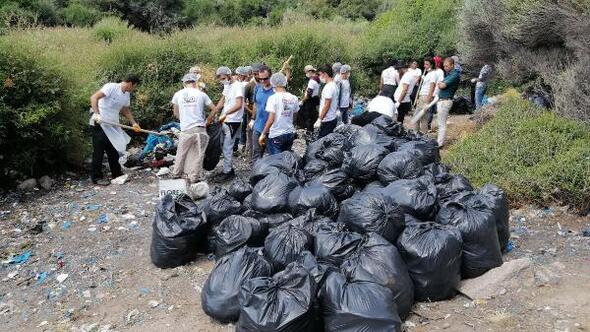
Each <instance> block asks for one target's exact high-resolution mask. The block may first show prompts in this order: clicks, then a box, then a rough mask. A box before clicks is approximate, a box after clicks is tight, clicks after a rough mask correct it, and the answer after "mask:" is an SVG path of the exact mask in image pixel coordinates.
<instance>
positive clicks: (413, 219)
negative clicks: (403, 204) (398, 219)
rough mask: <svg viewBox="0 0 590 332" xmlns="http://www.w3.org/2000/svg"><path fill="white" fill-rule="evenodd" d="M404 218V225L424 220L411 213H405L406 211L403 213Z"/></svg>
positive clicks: (419, 222)
mask: <svg viewBox="0 0 590 332" xmlns="http://www.w3.org/2000/svg"><path fill="white" fill-rule="evenodd" d="M404 219H405V220H406V226H408V225H410V224H421V223H423V222H424V221H422V220H420V219H418V218H416V217H414V216H413V215H411V214H407V213H406V214H405V215H404Z"/></svg>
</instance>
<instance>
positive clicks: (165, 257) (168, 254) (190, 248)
mask: <svg viewBox="0 0 590 332" xmlns="http://www.w3.org/2000/svg"><path fill="white" fill-rule="evenodd" d="M152 230H153V231H152V243H151V247H150V257H151V259H152V263H153V264H154V265H155V266H157V267H159V268H163V269H164V268H172V267H177V266H180V265H183V264H186V263H188V262H190V261H192V260H194V259H195V258H196V256H197V253H198V252H199V251H203V250H204V249H205V239H206V235H207V217H206V215H205V213H204V212H203V209H202V207H201V206H199V205H197V204H195V203H194V202H193V201H192V200H191V199H190V198H189V197H188V196H186V195H182V196H180V197H178V198H177V199H174V197H173V196H172V195H170V194H168V195H166V196H164V197H163V198H162V200H161V201H160V203H159V204H158V206H157V207H156V214H155V215H154V222H153V224H152Z"/></svg>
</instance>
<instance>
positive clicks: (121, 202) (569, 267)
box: [0, 118, 590, 331]
mask: <svg viewBox="0 0 590 332" xmlns="http://www.w3.org/2000/svg"><path fill="white" fill-rule="evenodd" d="M455 121H457V124H458V125H457V126H456V128H461V126H459V124H460V121H462V120H460V119H458V118H455ZM451 128H452V127H451ZM462 132H464V130H463V129H456V130H455V133H454V134H452V135H453V136H454V137H457V135H460V134H461V133H462ZM299 144H301V142H299ZM299 148H301V146H300V145H299ZM242 164H244V166H243V167H242V168H241V171H240V173H241V174H242V175H243V174H245V172H246V171H247V168H248V167H247V166H245V162H244V161H243V160H242ZM129 174H130V177H129V180H128V182H127V183H125V184H123V185H111V186H109V187H96V186H93V185H92V184H91V183H90V182H89V181H88V180H86V179H78V178H76V177H74V176H72V177H70V178H63V179H60V180H58V181H57V183H56V184H55V185H54V186H53V188H52V189H51V190H49V191H46V190H36V191H33V192H30V193H27V194H16V193H9V194H5V195H3V196H2V197H0V234H1V239H2V240H1V241H0V261H1V263H0V324H1V326H3V328H2V330H5V331H171V330H174V331H226V330H227V331H231V330H233V329H234V327H233V326H232V325H221V324H218V323H216V322H214V321H212V320H211V319H210V318H209V317H208V316H206V315H205V314H204V313H203V312H202V310H201V308H200V291H201V287H202V286H203V284H204V282H205V280H206V278H207V275H208V273H209V271H210V270H211V269H212V267H213V264H214V262H213V261H211V260H210V259H208V257H206V256H201V257H199V258H198V260H197V261H196V262H194V263H192V264H190V265H188V266H183V267H179V268H175V269H170V270H160V269H158V268H156V267H154V266H153V265H152V264H151V262H150V257H149V246H150V241H151V222H152V218H153V210H154V207H155V205H156V204H157V202H158V197H157V178H156V176H155V170H137V171H130V172H129ZM589 226H590V217H588V216H584V217H582V216H577V215H574V214H571V213H569V212H568V211H567V208H557V207H556V208H538V207H531V206H527V207H523V208H521V209H518V210H513V211H511V229H512V239H511V241H512V243H513V249H512V251H511V252H509V253H507V254H506V255H505V256H504V260H505V261H506V262H509V261H515V260H517V259H519V261H515V262H513V263H510V264H505V265H504V266H503V267H502V268H500V269H501V270H498V271H494V273H492V274H490V275H488V276H486V278H487V279H484V280H481V281H478V280H475V285H464V287H463V290H464V292H465V293H467V294H468V296H470V297H471V298H470V297H468V296H466V295H461V294H460V295H457V296H456V297H455V298H454V299H452V300H450V301H443V302H435V303H418V304H416V305H415V306H414V309H413V314H412V315H411V316H410V317H409V319H408V320H407V321H406V322H405V324H404V326H405V328H406V330H408V331H430V330H438V329H446V330H448V331H586V330H590V259H589V257H590V255H589V254H590V237H588V235H590V234H587V235H586V236H585V235H584V234H583V231H584V230H585V229H586V228H588V227H589Z"/></svg>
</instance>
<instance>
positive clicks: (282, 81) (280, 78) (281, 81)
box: [270, 73, 287, 88]
mask: <svg viewBox="0 0 590 332" xmlns="http://www.w3.org/2000/svg"><path fill="white" fill-rule="evenodd" d="M270 85H272V86H273V87H275V88H276V87H277V86H280V87H286V86H287V77H286V76H285V75H284V74H283V73H274V74H272V76H271V77H270Z"/></svg>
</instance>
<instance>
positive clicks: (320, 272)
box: [297, 250, 340, 295]
mask: <svg viewBox="0 0 590 332" xmlns="http://www.w3.org/2000/svg"><path fill="white" fill-rule="evenodd" d="M297 262H298V263H301V264H302V265H303V266H304V267H305V268H306V269H307V271H309V273H310V274H311V276H312V277H313V279H314V281H315V283H316V285H317V288H316V293H317V292H319V291H320V290H321V288H322V286H323V285H324V283H325V281H326V278H327V277H328V275H329V274H330V273H332V272H340V270H339V269H338V267H336V266H334V265H332V264H330V263H328V262H323V261H321V260H318V259H317V258H316V257H315V256H314V255H313V253H312V252H311V251H307V250H306V251H304V252H302V253H301V255H300V256H299V258H298V259H297ZM318 295H319V294H318Z"/></svg>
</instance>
